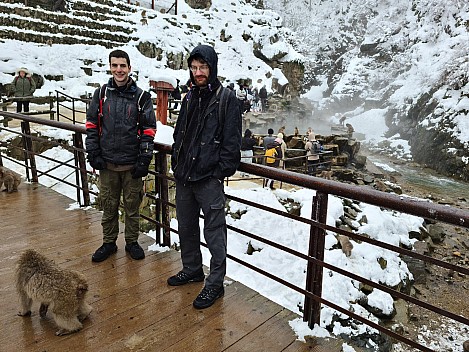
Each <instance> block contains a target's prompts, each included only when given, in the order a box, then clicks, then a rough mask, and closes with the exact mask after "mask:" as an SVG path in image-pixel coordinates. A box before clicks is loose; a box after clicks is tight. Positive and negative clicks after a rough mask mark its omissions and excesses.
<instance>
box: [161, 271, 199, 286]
mask: <svg viewBox="0 0 469 352" xmlns="http://www.w3.org/2000/svg"><path fill="white" fill-rule="evenodd" d="M204 279H205V275H204V272H203V270H201V271H200V272H198V273H196V274H193V275H190V274H186V273H185V272H183V271H182V270H181V271H180V272H178V273H177V274H176V275H174V276H171V277H170V278H169V279H168V285H170V286H181V285H185V284H188V283H189V282H202V281H204Z"/></svg>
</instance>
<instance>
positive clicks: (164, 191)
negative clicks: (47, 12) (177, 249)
mask: <svg viewBox="0 0 469 352" xmlns="http://www.w3.org/2000/svg"><path fill="white" fill-rule="evenodd" d="M159 154H161V156H160V158H159V161H160V175H161V176H162V177H161V189H160V200H161V223H162V224H163V246H166V247H169V246H171V235H170V232H171V231H170V219H169V205H168V203H169V186H168V179H167V178H166V177H167V176H168V175H167V171H168V157H167V155H166V153H161V152H159Z"/></svg>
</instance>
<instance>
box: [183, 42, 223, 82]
mask: <svg viewBox="0 0 469 352" xmlns="http://www.w3.org/2000/svg"><path fill="white" fill-rule="evenodd" d="M196 58H197V59H202V60H204V61H205V62H206V63H207V65H208V66H209V67H210V75H209V77H208V83H209V85H213V86H215V85H216V83H217V82H218V78H217V76H218V56H217V53H216V52H215V49H213V47H211V46H209V45H203V44H202V45H198V46H196V47H195V48H194V49H193V50H192V52H191V55H190V56H189V58H188V59H187V63H188V65H189V67H190V66H191V63H192V60H194V59H196ZM189 72H190V76H191V82H192V83H193V84H194V85H195V81H194V75H193V74H192V71H190V70H189Z"/></svg>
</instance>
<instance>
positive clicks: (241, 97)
mask: <svg viewBox="0 0 469 352" xmlns="http://www.w3.org/2000/svg"><path fill="white" fill-rule="evenodd" d="M236 98H237V99H238V102H239V107H240V109H241V112H244V104H245V102H246V100H247V98H248V93H247V92H246V89H244V86H243V85H242V84H240V85H239V88H238V90H236Z"/></svg>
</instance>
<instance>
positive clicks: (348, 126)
mask: <svg viewBox="0 0 469 352" xmlns="http://www.w3.org/2000/svg"><path fill="white" fill-rule="evenodd" d="M345 127H347V136H348V138H349V139H350V138H352V136H353V132H355V130H354V129H353V126H352V125H351V124H349V123H347V124H345Z"/></svg>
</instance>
